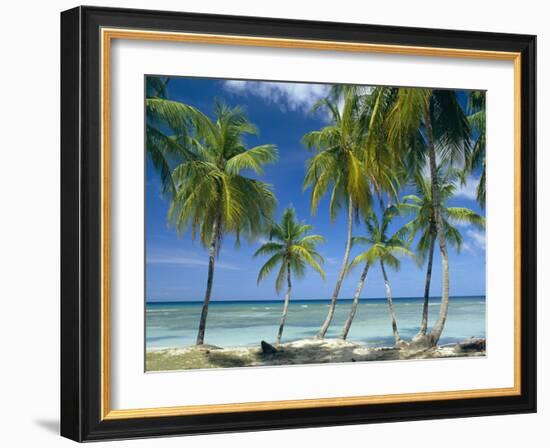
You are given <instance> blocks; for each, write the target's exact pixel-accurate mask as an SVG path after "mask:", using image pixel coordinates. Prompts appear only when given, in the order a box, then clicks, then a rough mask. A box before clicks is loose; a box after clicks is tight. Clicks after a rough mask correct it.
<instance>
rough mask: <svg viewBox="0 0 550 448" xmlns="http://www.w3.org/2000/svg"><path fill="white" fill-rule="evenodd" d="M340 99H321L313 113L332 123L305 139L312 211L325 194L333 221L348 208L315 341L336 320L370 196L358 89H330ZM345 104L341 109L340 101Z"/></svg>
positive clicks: (309, 134)
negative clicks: (321, 111) (357, 223)
mask: <svg viewBox="0 0 550 448" xmlns="http://www.w3.org/2000/svg"><path fill="white" fill-rule="evenodd" d="M334 91H337V92H338V95H333V97H332V98H331V97H329V98H326V99H323V100H321V101H320V102H318V103H317V104H316V106H315V109H318V108H325V109H326V110H328V112H329V114H330V118H331V123H330V124H329V125H327V126H325V127H323V128H322V129H320V130H318V131H312V132H309V133H308V134H306V135H305V136H304V137H303V141H304V143H305V144H306V146H307V147H308V148H309V149H311V148H314V149H315V150H316V153H315V155H314V156H313V157H312V158H311V159H310V160H309V161H308V164H307V169H306V175H305V179H304V188H308V187H311V211H312V213H315V212H316V210H317V207H318V205H319V201H320V200H321V198H322V197H323V196H324V195H325V194H326V193H327V192H328V191H329V189H330V190H331V192H330V203H329V212H330V216H331V219H332V220H333V221H334V220H335V219H336V215H337V213H338V211H339V210H340V209H341V208H345V209H347V236H346V243H345V248H344V257H343V260H342V265H341V267H340V270H339V272H338V277H337V280H336V285H335V287H334V290H333V293H332V296H331V302H330V306H329V310H328V313H327V316H326V319H325V321H324V322H323V324H322V325H321V328H320V329H319V332H318V333H317V336H316V337H317V338H319V339H322V338H324V337H325V335H326V333H327V331H328V328H329V326H330V324H331V322H332V319H333V317H334V312H335V309H336V301H337V300H338V295H339V293H340V288H341V286H342V281H343V280H344V276H345V273H346V269H347V265H348V262H349V255H350V250H351V237H352V230H353V217H354V213H358V212H362V213H364V214H365V213H367V212H368V210H369V208H370V206H371V202H372V199H371V192H370V188H369V184H368V180H367V177H366V175H365V166H364V163H363V151H364V142H365V130H366V128H367V116H366V114H364V108H363V104H362V96H361V94H360V89H359V87H357V86H342V87H339V88H338V89H334ZM340 99H342V101H343V104H342V105H341V110H340V108H339V100H340Z"/></svg>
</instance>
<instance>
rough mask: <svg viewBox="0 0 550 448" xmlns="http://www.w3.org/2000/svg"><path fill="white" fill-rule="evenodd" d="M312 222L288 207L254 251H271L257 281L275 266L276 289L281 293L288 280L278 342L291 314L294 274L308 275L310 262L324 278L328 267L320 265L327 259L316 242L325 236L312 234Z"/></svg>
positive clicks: (267, 252)
mask: <svg viewBox="0 0 550 448" xmlns="http://www.w3.org/2000/svg"><path fill="white" fill-rule="evenodd" d="M311 230H312V226H311V225H308V224H300V223H299V222H298V221H297V220H296V212H295V210H294V209H293V208H291V207H288V208H286V209H285V210H284V212H283V216H282V218H281V222H280V223H279V224H273V225H272V226H271V229H270V230H269V241H268V242H266V243H264V244H262V246H261V247H260V248H259V249H258V250H257V251H256V253H255V254H254V256H255V257H257V256H260V255H269V256H270V258H269V259H268V260H267V261H266V262H265V264H264V265H263V266H262V267H261V269H260V272H259V273H258V283H260V282H261V281H262V280H263V279H265V278H266V277H267V276H268V275H269V274H270V273H271V272H272V271H273V270H274V269H277V277H276V278H275V290H276V291H277V293H280V292H281V290H282V289H283V285H284V284H285V283H286V284H287V290H286V293H285V300H284V304H283V314H282V316H281V322H280V323H279V331H278V332H277V343H280V342H281V338H282V336H283V329H284V326H285V322H286V317H287V314H288V305H289V303H290V296H291V293H292V276H294V277H296V278H302V277H303V276H304V275H305V271H306V268H307V267H308V266H309V267H310V268H312V269H313V270H315V271H316V272H317V273H318V274H319V275H320V276H321V278H322V279H323V280H324V279H325V271H323V268H322V267H321V265H322V264H323V262H324V260H323V257H322V256H321V255H320V254H319V252H317V250H316V246H317V244H319V243H323V242H324V241H325V239H324V238H323V237H322V236H320V235H309V232H310V231H311Z"/></svg>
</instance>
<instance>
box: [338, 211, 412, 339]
mask: <svg viewBox="0 0 550 448" xmlns="http://www.w3.org/2000/svg"><path fill="white" fill-rule="evenodd" d="M398 213H399V211H398V208H397V207H395V206H390V207H387V208H386V209H385V210H384V213H383V214H382V220H379V219H378V216H377V215H376V213H374V212H372V213H371V214H370V215H369V217H368V218H367V219H365V224H366V226H367V234H366V236H356V237H354V238H353V244H354V245H355V244H360V245H366V246H368V248H367V250H365V251H364V252H361V253H360V254H359V255H357V256H356V257H355V258H354V259H353V260H352V262H351V263H350V265H349V267H348V271H350V270H351V269H353V268H354V267H356V266H358V265H360V264H361V265H362V264H364V268H363V272H362V273H361V277H360V280H359V284H358V285H357V289H356V291H355V296H354V298H353V303H352V311H351V312H350V314H349V316H348V319H347V320H346V323H345V324H344V328H343V330H342V334H341V336H340V337H341V338H342V339H346V338H347V336H348V333H349V330H350V327H351V323H352V321H353V317H354V316H355V312H356V310H357V305H358V303H359V297H360V295H361V290H362V289H363V285H364V283H365V279H366V277H367V272H368V270H369V268H370V267H371V266H372V265H373V264H375V263H379V264H380V269H381V271H382V276H383V278H384V286H385V289H386V300H387V302H388V309H389V313H390V319H391V324H392V331H393V337H394V340H395V344H396V345H398V344H399V343H400V342H401V336H400V335H399V330H398V328H397V320H396V317H395V310H394V307H393V299H392V293H391V287H390V281H389V279H388V274H387V272H386V266H388V267H391V268H393V269H395V270H399V268H400V266H401V262H400V260H399V258H398V256H399V255H406V256H410V257H414V254H413V253H412V252H411V251H410V250H409V249H408V248H407V245H406V244H405V241H404V240H403V237H402V230H401V229H400V230H398V231H397V232H395V233H393V234H392V235H388V231H389V226H390V224H391V221H392V220H393V218H394V217H395V216H396V215H397V214H398Z"/></svg>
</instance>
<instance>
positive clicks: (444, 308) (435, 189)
mask: <svg viewBox="0 0 550 448" xmlns="http://www.w3.org/2000/svg"><path fill="white" fill-rule="evenodd" d="M425 118H426V120H425V121H426V133H427V136H428V159H429V163H430V177H431V181H432V202H433V207H434V217H435V227H436V230H437V237H438V240H439V250H440V252H441V270H442V274H443V280H442V283H443V284H442V290H441V306H440V307H439V316H438V318H437V321H436V322H435V325H434V326H433V328H432V331H431V332H430V334H429V335H428V339H429V343H430V344H431V345H432V346H435V345H437V343H438V341H439V338H440V337H441V333H442V332H443V328H444V326H445V321H446V320H447V314H448V311H449V253H448V251H447V241H446V238H445V232H444V230H443V219H442V218H441V203H440V200H439V179H438V178H437V166H436V158H435V146H434V139H433V129H432V120H431V117H430V111H429V110H427V111H426V117H425Z"/></svg>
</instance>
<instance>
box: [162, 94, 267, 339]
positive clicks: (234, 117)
mask: <svg viewBox="0 0 550 448" xmlns="http://www.w3.org/2000/svg"><path fill="white" fill-rule="evenodd" d="M151 101H152V102H153V104H151V108H152V109H154V111H155V113H156V114H157V115H158V116H159V117H163V118H164V119H165V121H166V123H167V124H168V125H170V126H171V127H172V128H174V127H176V125H178V124H179V125H181V126H182V129H181V130H182V133H181V135H179V136H178V137H177V139H176V140H177V143H178V145H179V146H181V148H182V149H184V151H185V154H184V155H185V158H184V160H183V162H182V163H180V164H179V165H178V166H177V167H176V168H175V169H174V171H173V172H172V178H173V180H174V183H175V194H174V198H173V200H172V202H171V205H170V209H169V213H168V219H169V221H170V222H172V223H174V224H175V227H176V229H177V230H178V232H179V233H181V232H185V231H186V230H187V229H188V228H191V232H192V237H193V238H195V237H196V236H197V234H198V235H199V237H200V241H201V243H202V244H203V245H204V246H205V247H208V251H209V252H208V278H207V283H206V291H205V294H204V302H203V307H202V312H201V317H200V323H199V330H198V334H197V341H196V343H197V345H201V344H203V343H204V333H205V329H206V319H207V315H208V305H209V303H210V297H211V294H212V285H213V280H214V266H215V260H216V258H217V257H218V256H219V253H220V249H221V243H222V237H223V235H224V234H233V235H235V237H236V244H237V245H238V244H239V242H240V236H241V235H246V236H247V237H249V239H253V238H254V237H255V236H258V235H259V234H261V233H262V232H263V231H264V230H265V227H266V225H267V223H268V222H269V220H270V217H271V214H272V212H273V210H274V208H275V203H276V201H275V197H274V196H273V193H272V192H271V186H270V185H268V184H266V183H264V182H261V181H259V180H257V179H253V178H250V177H246V176H244V175H243V174H242V173H241V172H242V171H243V170H252V171H254V172H255V173H256V174H258V175H261V174H262V173H263V165H265V164H267V163H272V162H274V161H276V160H277V150H276V147H275V146H274V145H261V146H256V147H254V148H251V149H247V148H246V146H245V144H244V142H243V135H246V134H248V135H250V134H255V133H256V128H255V127H254V126H253V125H252V124H251V123H250V122H249V121H248V120H247V118H246V115H245V113H244V112H243V110H242V109H241V108H240V107H235V108H229V107H227V106H226V105H224V104H222V103H216V104H215V107H214V115H215V118H214V119H213V120H212V119H210V118H209V117H207V116H206V115H204V114H202V113H200V112H199V111H198V110H196V109H193V108H192V107H190V106H187V105H185V104H181V103H177V102H174V101H167V100H162V99H155V100H151ZM184 125H188V129H183V126H184Z"/></svg>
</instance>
